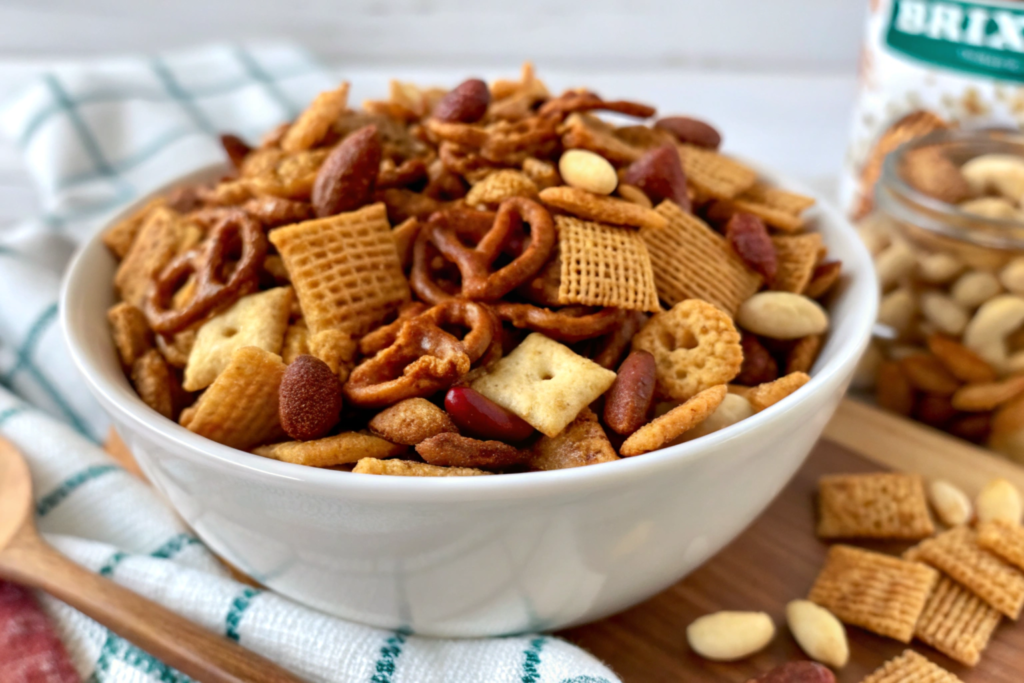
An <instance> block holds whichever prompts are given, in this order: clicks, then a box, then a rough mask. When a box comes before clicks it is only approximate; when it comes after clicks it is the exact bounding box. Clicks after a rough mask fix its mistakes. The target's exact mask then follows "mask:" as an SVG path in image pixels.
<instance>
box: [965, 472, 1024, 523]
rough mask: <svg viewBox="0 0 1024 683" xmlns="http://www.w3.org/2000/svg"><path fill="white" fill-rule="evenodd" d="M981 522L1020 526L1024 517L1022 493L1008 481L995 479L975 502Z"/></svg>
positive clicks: (986, 486)
mask: <svg viewBox="0 0 1024 683" xmlns="http://www.w3.org/2000/svg"><path fill="white" fill-rule="evenodd" d="M975 506H976V507H977V509H978V521H979V522H994V521H997V520H1002V521H1006V522H1010V523H1011V524H1020V523H1021V517H1022V516H1024V510H1022V507H1024V505H1022V502H1021V497H1020V491H1018V490H1017V487H1016V486H1014V485H1013V484H1011V483H1010V482H1009V481H1007V480H1006V479H993V480H992V481H990V482H989V483H988V484H986V485H985V488H983V489H982V490H981V493H979V494H978V499H977V500H976V501H975Z"/></svg>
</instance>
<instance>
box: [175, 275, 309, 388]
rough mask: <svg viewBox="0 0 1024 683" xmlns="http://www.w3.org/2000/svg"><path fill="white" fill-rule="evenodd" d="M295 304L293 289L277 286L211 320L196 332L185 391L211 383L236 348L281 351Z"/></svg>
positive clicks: (237, 304)
mask: <svg viewBox="0 0 1024 683" xmlns="http://www.w3.org/2000/svg"><path fill="white" fill-rule="evenodd" d="M291 305H292V288H291V287H275V288H274V289H268V290H266V291H263V292H258V293H256V294H250V295H248V296H244V297H242V298H241V299H239V300H238V301H236V302H235V303H234V305H232V306H231V308H229V309H227V310H226V311H224V312H223V313H220V314H218V315H216V316H214V317H212V318H210V319H209V320H207V321H206V322H205V323H204V324H203V326H202V327H200V328H199V331H198V332H197V333H196V341H195V344H193V345H192V352H191V353H190V354H189V357H188V365H187V366H185V382H184V386H185V390H186V391H199V390H200V389H205V388H206V387H208V386H210V384H212V383H213V380H215V379H217V375H219V374H220V372H221V371H222V370H223V369H224V368H225V367H227V365H228V363H230V362H231V356H232V354H233V353H234V352H235V350H236V349H240V348H241V347H243V346H256V347H259V348H261V349H263V350H264V351H268V352H270V353H280V351H281V345H282V343H283V341H284V333H285V330H286V329H287V328H288V314H289V312H290V310H291Z"/></svg>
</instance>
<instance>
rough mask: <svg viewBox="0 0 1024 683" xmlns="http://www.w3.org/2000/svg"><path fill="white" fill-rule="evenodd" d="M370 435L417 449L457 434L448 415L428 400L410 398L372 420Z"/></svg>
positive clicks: (383, 411)
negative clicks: (433, 439)
mask: <svg viewBox="0 0 1024 683" xmlns="http://www.w3.org/2000/svg"><path fill="white" fill-rule="evenodd" d="M368 426H369V427H370V432H371V433H373V434H374V435H376V436H379V437H380V438H382V439H385V440H387V441H390V442H391V443H397V444H402V445H405V446H415V445H416V444H418V443H420V442H421V441H426V440H427V439H429V438H430V437H432V436H437V435H438V434H441V433H443V432H455V433H458V431H459V430H458V429H456V427H455V424H454V423H453V422H452V420H451V418H450V417H448V414H447V413H446V412H444V411H443V410H441V409H440V408H438V407H437V406H435V405H434V404H433V403H431V402H430V401H428V400H427V399H425V398H407V399H405V400H404V401H399V402H398V403H396V404H395V405H393V406H391V407H390V408H385V409H384V410H382V411H381V412H379V413H377V414H376V415H374V416H373V419H372V420H370V424H369V425H368Z"/></svg>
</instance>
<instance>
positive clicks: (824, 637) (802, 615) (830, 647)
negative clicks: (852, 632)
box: [786, 600, 850, 669]
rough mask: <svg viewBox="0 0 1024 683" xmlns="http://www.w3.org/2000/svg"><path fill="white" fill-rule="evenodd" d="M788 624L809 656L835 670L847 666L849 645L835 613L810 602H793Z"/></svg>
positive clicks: (790, 607)
mask: <svg viewBox="0 0 1024 683" xmlns="http://www.w3.org/2000/svg"><path fill="white" fill-rule="evenodd" d="M786 621H787V622H788V623H789V630H790V631H792V632H793V637H794V638H796V642H797V643H799V644H800V648H801V649H802V650H803V651H804V652H806V653H807V656H808V657H810V658H811V659H814V660H816V661H819V662H821V663H823V664H828V665H829V666H831V667H833V668H835V669H841V668H843V667H844V666H846V663H847V662H848V661H849V659H850V646H849V643H847V642H846V629H844V628H843V625H842V624H841V623H840V622H839V620H838V619H836V617H835V615H834V614H832V613H831V612H829V611H828V610H827V609H825V608H824V607H820V606H818V605H816V604H814V603H813V602H811V601H810V600H793V601H792V602H790V603H789V604H788V605H786Z"/></svg>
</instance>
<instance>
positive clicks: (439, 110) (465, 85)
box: [431, 78, 491, 123]
mask: <svg viewBox="0 0 1024 683" xmlns="http://www.w3.org/2000/svg"><path fill="white" fill-rule="evenodd" d="M490 103H491V91H490V90H488V88H487V84H486V83H484V82H483V81H481V80H480V79H479V78H470V79H468V80H465V81H463V82H462V83H460V84H459V85H457V86H455V87H454V88H452V89H451V90H450V91H448V93H447V94H446V95H445V96H444V97H442V98H441V101H440V102H438V103H437V106H435V107H434V111H433V112H431V116H433V117H434V118H435V119H437V120H438V121H448V122H452V123H476V122H477V121H479V120H480V119H482V118H483V117H484V114H486V113H487V107H488V105H490Z"/></svg>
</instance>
